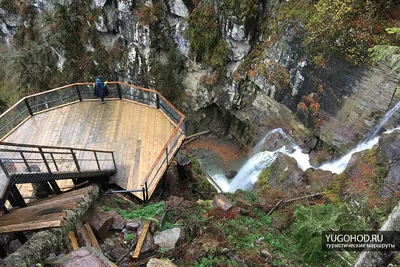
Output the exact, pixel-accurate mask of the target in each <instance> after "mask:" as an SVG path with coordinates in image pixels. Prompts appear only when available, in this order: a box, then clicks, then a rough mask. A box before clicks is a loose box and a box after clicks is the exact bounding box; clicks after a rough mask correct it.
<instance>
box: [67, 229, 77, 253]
mask: <svg viewBox="0 0 400 267" xmlns="http://www.w3.org/2000/svg"><path fill="white" fill-rule="evenodd" d="M68 238H69V241H70V244H71V247H72V249H73V250H78V249H79V245H78V240H77V239H76V236H75V234H74V232H73V231H70V232H69V233H68Z"/></svg>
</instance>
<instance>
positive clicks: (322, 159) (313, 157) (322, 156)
mask: <svg viewBox="0 0 400 267" xmlns="http://www.w3.org/2000/svg"><path fill="white" fill-rule="evenodd" d="M333 154H334V151H328V150H318V151H315V150H313V151H311V152H310V164H311V166H320V165H321V164H323V163H326V162H329V161H331V160H332V158H333Z"/></svg>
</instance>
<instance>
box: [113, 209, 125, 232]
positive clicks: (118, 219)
mask: <svg viewBox="0 0 400 267" xmlns="http://www.w3.org/2000/svg"><path fill="white" fill-rule="evenodd" d="M109 213H110V214H111V215H112V216H113V217H114V221H113V223H112V225H111V229H114V230H122V229H123V228H124V227H125V224H126V221H125V220H124V218H123V217H122V216H121V215H119V214H118V213H117V212H116V211H110V212H109Z"/></svg>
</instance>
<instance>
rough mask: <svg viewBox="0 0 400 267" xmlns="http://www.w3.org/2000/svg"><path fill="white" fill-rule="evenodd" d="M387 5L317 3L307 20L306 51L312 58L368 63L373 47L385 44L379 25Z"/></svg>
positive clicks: (347, 0)
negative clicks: (330, 58)
mask: <svg viewBox="0 0 400 267" xmlns="http://www.w3.org/2000/svg"><path fill="white" fill-rule="evenodd" d="M390 5H391V1H358V0H320V1H318V2H317V3H316V4H315V5H314V8H315V10H314V12H313V13H312V14H311V15H310V16H309V18H308V19H307V24H306V29H307V31H308V35H307V37H306V39H305V44H306V47H307V48H308V49H309V50H310V52H311V53H312V54H313V56H314V58H316V59H319V60H321V58H324V59H328V58H329V56H331V55H336V56H339V57H341V58H343V59H345V60H346V61H348V62H350V63H353V64H355V65H357V64H359V63H360V62H363V61H365V60H367V59H368V48H369V47H370V46H371V45H373V44H385V43H386V44H388V43H390V42H391V40H390V38H387V37H385V36H384V31H382V29H381V26H380V24H381V23H384V22H385V20H386V18H381V15H382V11H384V10H385V9H386V8H388V7H389V6H390Z"/></svg>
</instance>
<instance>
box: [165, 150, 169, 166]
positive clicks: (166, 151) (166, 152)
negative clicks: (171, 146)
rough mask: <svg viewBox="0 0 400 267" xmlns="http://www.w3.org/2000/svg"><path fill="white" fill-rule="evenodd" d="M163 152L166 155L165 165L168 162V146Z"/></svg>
mask: <svg viewBox="0 0 400 267" xmlns="http://www.w3.org/2000/svg"><path fill="white" fill-rule="evenodd" d="M165 154H166V156H167V165H168V164H169V163H168V146H167V147H166V148H165Z"/></svg>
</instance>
